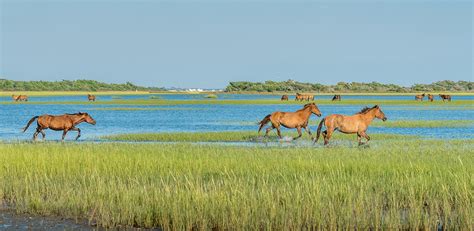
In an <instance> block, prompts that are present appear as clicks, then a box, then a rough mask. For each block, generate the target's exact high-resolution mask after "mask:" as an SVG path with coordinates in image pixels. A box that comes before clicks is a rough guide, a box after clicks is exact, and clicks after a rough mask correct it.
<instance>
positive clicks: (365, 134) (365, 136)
mask: <svg viewBox="0 0 474 231" xmlns="http://www.w3.org/2000/svg"><path fill="white" fill-rule="evenodd" d="M360 135H361V136H363V137H364V138H365V139H366V140H367V142H365V143H366V144H367V143H369V140H370V136H368V135H367V133H365V131H363V132H360Z"/></svg>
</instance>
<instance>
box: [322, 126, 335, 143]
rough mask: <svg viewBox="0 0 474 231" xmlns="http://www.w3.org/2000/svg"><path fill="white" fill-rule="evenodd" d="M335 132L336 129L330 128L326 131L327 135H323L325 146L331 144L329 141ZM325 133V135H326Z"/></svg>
mask: <svg viewBox="0 0 474 231" xmlns="http://www.w3.org/2000/svg"><path fill="white" fill-rule="evenodd" d="M333 132H334V128H333V127H328V128H327V130H326V131H324V133H326V135H323V136H324V145H327V144H329V139H331V136H332V133H333ZM324 133H323V134H324Z"/></svg>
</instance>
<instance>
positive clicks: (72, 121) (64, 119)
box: [23, 112, 96, 141]
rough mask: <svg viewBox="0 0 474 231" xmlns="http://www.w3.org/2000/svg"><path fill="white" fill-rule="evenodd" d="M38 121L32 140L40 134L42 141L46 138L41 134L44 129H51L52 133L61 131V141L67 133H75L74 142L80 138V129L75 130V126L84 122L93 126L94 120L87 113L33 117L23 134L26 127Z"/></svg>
mask: <svg viewBox="0 0 474 231" xmlns="http://www.w3.org/2000/svg"><path fill="white" fill-rule="evenodd" d="M36 119H38V121H37V124H38V127H36V132H35V133H34V134H33V140H35V141H36V137H38V134H39V133H41V135H43V140H44V139H45V137H46V134H45V133H44V132H43V130H44V129H48V128H49V129H51V130H54V131H61V130H62V131H63V136H62V139H61V140H62V141H64V137H66V134H67V132H68V131H77V137H76V140H77V139H79V137H80V136H81V129H79V128H76V125H78V124H80V123H82V122H86V123H89V124H93V125H95V123H96V122H95V120H94V119H93V118H92V117H91V116H90V115H89V114H87V113H82V112H78V113H75V114H64V115H58V116H54V115H42V116H34V117H33V118H31V119H30V121H28V124H27V125H26V127H24V128H23V132H25V131H26V130H27V129H28V127H29V126H30V125H31V123H33V121H35V120H36Z"/></svg>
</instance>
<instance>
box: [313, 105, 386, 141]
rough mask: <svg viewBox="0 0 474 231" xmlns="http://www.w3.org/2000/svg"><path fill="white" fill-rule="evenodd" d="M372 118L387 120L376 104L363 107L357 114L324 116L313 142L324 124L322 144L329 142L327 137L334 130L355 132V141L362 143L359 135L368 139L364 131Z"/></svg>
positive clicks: (329, 136) (317, 137)
mask: <svg viewBox="0 0 474 231" xmlns="http://www.w3.org/2000/svg"><path fill="white" fill-rule="evenodd" d="M374 118H378V119H381V120H383V121H385V120H387V117H385V114H384V113H383V112H382V110H381V109H380V107H379V106H378V105H375V106H374V107H372V108H368V107H365V108H363V109H362V110H361V111H360V112H358V113H357V114H355V115H351V116H346V115H338V114H332V115H329V116H326V117H325V118H324V119H322V120H321V122H320V123H319V126H318V131H317V134H316V140H315V141H314V143H316V142H318V139H319V135H320V133H321V128H322V126H323V124H324V125H325V126H326V131H324V132H323V137H324V145H327V144H328V143H329V139H330V138H331V136H332V133H333V132H334V131H335V130H338V131H340V132H342V133H345V134H354V133H357V141H358V142H359V145H362V144H363V143H362V142H361V137H364V138H365V139H366V140H367V142H369V140H370V137H369V136H368V135H367V133H365V132H366V131H367V128H368V127H369V125H370V123H371V122H372V120H374Z"/></svg>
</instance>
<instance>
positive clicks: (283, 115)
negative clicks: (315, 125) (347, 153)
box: [258, 103, 321, 139]
mask: <svg viewBox="0 0 474 231" xmlns="http://www.w3.org/2000/svg"><path fill="white" fill-rule="evenodd" d="M311 114H315V115H317V116H318V117H319V116H321V112H320V111H319V109H318V106H316V104H315V103H308V104H306V105H304V107H303V108H302V109H300V110H298V111H296V112H280V111H276V112H273V113H272V114H270V115H267V116H265V118H263V120H262V121H260V122H259V124H260V127H259V128H258V133H259V134H260V130H262V128H263V127H264V126H265V125H266V124H267V123H268V122H271V124H272V126H271V127H269V128H267V130H266V133H265V137H267V136H268V133H269V132H270V131H271V130H273V129H274V128H276V130H277V133H278V136H279V137H280V139H281V138H282V137H281V132H280V126H283V127H285V128H296V129H297V130H298V136H297V137H295V139H298V138H300V137H301V136H302V134H301V128H304V130H306V131H307V132H308V134H309V135H310V136H311V138H313V137H312V134H311V131H310V130H309V128H308V122H309V118H310V116H311Z"/></svg>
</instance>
